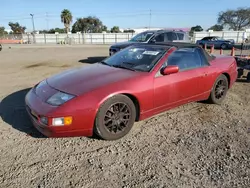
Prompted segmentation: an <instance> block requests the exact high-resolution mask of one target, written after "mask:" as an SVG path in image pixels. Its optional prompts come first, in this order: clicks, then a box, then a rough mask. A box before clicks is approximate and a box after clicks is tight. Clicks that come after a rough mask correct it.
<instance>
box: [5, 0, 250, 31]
mask: <svg viewBox="0 0 250 188" xmlns="http://www.w3.org/2000/svg"><path fill="white" fill-rule="evenodd" d="M246 6H248V7H249V6H250V4H249V0H153V1H152V0H71V1H68V0H67V1H66V0H60V1H59V0H39V1H38V0H1V3H0V26H4V27H5V28H6V29H9V27H8V22H9V21H13V22H19V23H20V24H21V25H25V26H26V27H27V31H31V30H32V22H31V16H30V13H33V14H34V19H35V27H36V29H39V30H40V29H47V28H54V27H60V28H62V27H63V24H62V23H61V22H60V12H61V11H62V9H64V8H67V9H69V10H70V11H71V12H72V14H73V22H74V21H75V20H76V18H79V17H85V16H89V15H91V16H97V17H98V18H100V19H101V21H102V22H103V24H105V25H107V26H108V28H110V27H112V26H114V25H118V26H120V28H138V27H147V26H149V24H150V23H151V24H150V26H151V27H191V26H194V25H197V24H199V25H201V26H202V27H203V28H204V29H206V28H208V27H209V26H211V25H213V24H215V23H216V21H217V15H218V13H219V12H220V11H224V10H227V9H236V8H238V7H246ZM150 9H151V15H152V16H151V22H150ZM46 14H47V16H46Z"/></svg>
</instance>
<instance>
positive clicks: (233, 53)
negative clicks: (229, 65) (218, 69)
mask: <svg viewBox="0 0 250 188" xmlns="http://www.w3.org/2000/svg"><path fill="white" fill-rule="evenodd" d="M231 56H235V48H234V47H233V48H232V51H231Z"/></svg>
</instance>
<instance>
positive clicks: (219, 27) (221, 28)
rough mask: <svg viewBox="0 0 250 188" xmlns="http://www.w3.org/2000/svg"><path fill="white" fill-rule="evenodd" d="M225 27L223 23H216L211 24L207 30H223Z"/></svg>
mask: <svg viewBox="0 0 250 188" xmlns="http://www.w3.org/2000/svg"><path fill="white" fill-rule="evenodd" d="M223 29H224V27H223V26H222V25H219V24H215V25H213V26H211V27H210V28H208V29H207V31H209V30H213V31H223Z"/></svg>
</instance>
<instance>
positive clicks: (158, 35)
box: [109, 30, 191, 55]
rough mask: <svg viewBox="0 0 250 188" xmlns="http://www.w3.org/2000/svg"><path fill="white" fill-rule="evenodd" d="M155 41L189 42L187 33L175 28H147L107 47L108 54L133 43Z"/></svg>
mask: <svg viewBox="0 0 250 188" xmlns="http://www.w3.org/2000/svg"><path fill="white" fill-rule="evenodd" d="M155 42H187V43H190V42H191V41H190V38H189V35H188V33H186V32H184V31H179V30H178V31H177V30H148V31H144V32H142V33H139V34H137V35H135V36H134V37H133V38H131V39H130V40H129V41H127V42H120V43H116V44H114V45H112V46H111V47H110V48H109V55H112V54H114V53H116V52H117V51H119V50H121V49H123V48H126V47H128V46H130V45H133V44H135V43H155Z"/></svg>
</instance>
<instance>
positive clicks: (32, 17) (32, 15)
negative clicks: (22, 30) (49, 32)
mask: <svg viewBox="0 0 250 188" xmlns="http://www.w3.org/2000/svg"><path fill="white" fill-rule="evenodd" d="M30 15H31V19H32V25H33V33H35V23H34V14H30Z"/></svg>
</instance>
